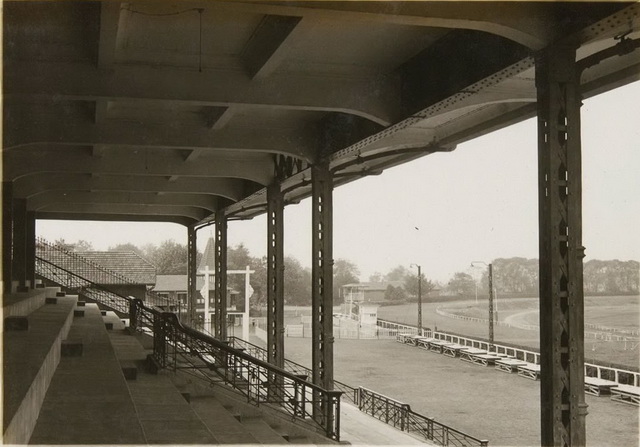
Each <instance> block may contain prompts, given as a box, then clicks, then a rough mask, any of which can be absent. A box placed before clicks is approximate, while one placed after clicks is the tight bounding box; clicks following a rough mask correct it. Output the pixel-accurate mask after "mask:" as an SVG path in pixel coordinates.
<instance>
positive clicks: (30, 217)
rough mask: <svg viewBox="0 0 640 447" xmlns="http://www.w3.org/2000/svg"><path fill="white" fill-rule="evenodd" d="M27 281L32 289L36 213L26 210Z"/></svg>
mask: <svg viewBox="0 0 640 447" xmlns="http://www.w3.org/2000/svg"><path fill="white" fill-rule="evenodd" d="M26 231H27V248H26V267H27V281H29V284H30V287H31V288H32V289H35V288H36V213H35V211H27V230H26Z"/></svg>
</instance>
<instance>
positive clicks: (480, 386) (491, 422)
mask: <svg viewBox="0 0 640 447" xmlns="http://www.w3.org/2000/svg"><path fill="white" fill-rule="evenodd" d="M334 346H335V348H334V358H335V378H336V379H337V380H340V381H341V382H344V383H347V384H349V385H351V386H356V387H357V386H363V387H367V388H370V389H372V390H374V391H377V392H379V393H382V394H385V395H387V396H389V397H392V398H394V399H397V400H400V401H403V402H405V403H408V404H410V405H411V408H412V409H413V410H414V411H417V412H419V413H422V414H424V415H425V416H429V417H434V418H435V419H436V420H438V421H440V422H442V423H444V424H447V425H450V426H452V427H454V428H456V429H458V430H461V431H464V432H466V433H468V434H470V435H472V436H476V437H478V438H484V439H488V440H489V445H491V446H498V445H500V446H510V445H513V446H516V445H517V446H522V445H540V403H539V399H540V391H539V390H540V382H534V381H532V380H528V379H525V378H523V377H519V376H518V375H517V374H507V373H503V372H500V371H496V370H495V369H494V368H493V367H482V366H478V365H474V364H470V363H467V362H462V361H460V360H459V359H452V358H451V357H446V356H443V355H440V354H436V353H433V352H426V351H424V350H422V349H418V348H415V347H412V346H409V345H402V344H400V343H397V342H395V341H392V340H345V339H342V340H340V339H338V340H336V341H335V345H334ZM285 350H286V357H287V358H288V359H290V360H293V361H296V362H298V363H301V364H303V365H306V366H310V364H311V340H310V339H309V338H286V339H285ZM586 401H587V404H588V405H589V408H588V412H589V414H588V416H587V443H588V444H589V445H592V446H618V447H621V446H637V445H638V440H639V436H638V429H639V423H638V420H639V415H640V411H639V409H638V407H635V406H632V405H626V404H622V403H617V402H613V401H610V400H609V398H608V396H602V397H596V396H590V395H587V397H586Z"/></svg>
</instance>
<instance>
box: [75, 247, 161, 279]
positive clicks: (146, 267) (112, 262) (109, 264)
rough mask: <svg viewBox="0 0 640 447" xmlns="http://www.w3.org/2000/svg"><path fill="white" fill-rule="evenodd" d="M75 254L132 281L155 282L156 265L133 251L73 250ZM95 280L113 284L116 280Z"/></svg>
mask: <svg viewBox="0 0 640 447" xmlns="http://www.w3.org/2000/svg"><path fill="white" fill-rule="evenodd" d="M75 254H77V255H78V256H81V257H82V258H84V259H87V260H89V261H91V262H93V263H95V264H98V265H100V266H102V267H104V268H105V269H107V270H110V271H112V272H115V273H116V274H119V275H122V276H124V277H126V278H128V279H129V280H131V281H132V282H133V283H136V284H145V285H152V284H155V283H156V267H155V266H154V265H153V264H151V263H150V262H149V261H147V260H146V259H144V258H143V257H141V256H140V255H138V254H136V253H134V252H117V251H80V252H75ZM89 279H90V278H89ZM95 282H98V283H101V284H114V283H116V282H117V281H95Z"/></svg>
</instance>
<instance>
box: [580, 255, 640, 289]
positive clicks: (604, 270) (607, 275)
mask: <svg viewBox="0 0 640 447" xmlns="http://www.w3.org/2000/svg"><path fill="white" fill-rule="evenodd" d="M583 272H584V290H585V293H594V294H606V295H618V294H628V293H638V287H639V283H640V263H639V262H638V261H619V260H617V259H614V260H612V261H600V260H597V259H592V260H590V261H588V262H585V264H584V270H583Z"/></svg>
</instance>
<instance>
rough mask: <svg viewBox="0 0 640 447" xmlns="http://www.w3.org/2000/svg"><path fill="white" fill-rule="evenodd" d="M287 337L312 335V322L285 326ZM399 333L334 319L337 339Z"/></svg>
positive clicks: (385, 337)
mask: <svg viewBox="0 0 640 447" xmlns="http://www.w3.org/2000/svg"><path fill="white" fill-rule="evenodd" d="M284 333H285V336H286V337H296V338H300V337H307V338H310V337H311V324H310V323H309V324H306V323H302V324H288V325H287V326H286V327H285V332H284ZM397 333H398V331H397V330H395V329H388V328H384V327H381V326H375V325H365V324H362V325H361V324H358V322H357V321H355V320H351V319H348V318H339V319H338V318H336V319H334V321H333V337H334V338H336V339H341V338H344V339H355V340H393V339H395V338H396V334H397Z"/></svg>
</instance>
